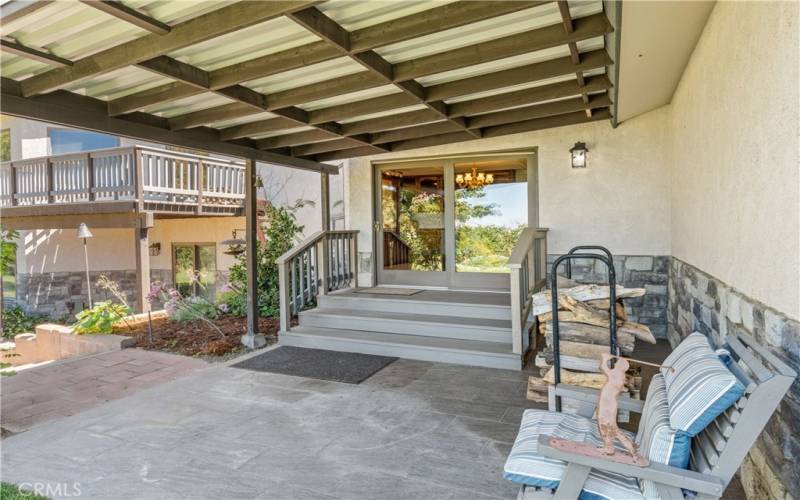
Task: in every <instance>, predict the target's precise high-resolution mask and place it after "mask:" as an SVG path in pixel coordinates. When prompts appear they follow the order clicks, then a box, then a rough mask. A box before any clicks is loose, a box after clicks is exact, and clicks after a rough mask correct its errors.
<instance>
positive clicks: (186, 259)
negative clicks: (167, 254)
mask: <svg viewBox="0 0 800 500" xmlns="http://www.w3.org/2000/svg"><path fill="white" fill-rule="evenodd" d="M172 274H173V275H172V279H173V283H175V289H176V290H177V291H178V292H179V293H180V294H181V296H183V297H190V296H202V297H205V298H207V299H210V300H213V299H214V297H215V296H216V276H217V248H216V245H215V244H214V243H200V244H195V243H175V244H173V246H172Z"/></svg>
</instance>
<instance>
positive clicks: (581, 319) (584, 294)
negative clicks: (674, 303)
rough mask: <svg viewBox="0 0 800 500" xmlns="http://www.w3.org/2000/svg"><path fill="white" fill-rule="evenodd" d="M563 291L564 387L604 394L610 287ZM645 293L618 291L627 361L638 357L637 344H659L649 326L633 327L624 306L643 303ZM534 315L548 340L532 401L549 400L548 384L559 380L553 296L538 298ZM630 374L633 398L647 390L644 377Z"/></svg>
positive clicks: (560, 316)
mask: <svg viewBox="0 0 800 500" xmlns="http://www.w3.org/2000/svg"><path fill="white" fill-rule="evenodd" d="M564 285H565V286H564V287H563V288H562V285H561V284H559V289H558V325H559V339H560V341H559V351H560V353H561V356H560V360H561V381H562V382H563V383H566V384H571V385H580V386H584V387H592V388H600V387H601V386H602V385H603V383H604V382H605V376H604V375H602V374H601V373H599V371H600V370H599V360H600V355H601V354H602V353H604V352H609V340H610V335H609V325H610V313H609V311H610V298H609V287H608V286H604V285H579V284H576V283H570V282H569V281H568V280H565V282H564ZM644 294H645V290H644V289H643V288H625V287H622V286H619V285H617V288H616V298H617V301H616V304H614V307H615V311H616V316H617V346H618V347H619V349H620V353H621V354H622V355H623V356H629V355H631V353H633V351H634V349H635V347H636V342H637V341H644V342H648V343H651V344H655V342H656V340H655V337H653V334H652V333H651V332H650V329H649V328H648V327H647V326H646V325H642V324H639V323H634V322H632V321H628V318H627V315H626V314H625V306H624V301H625V300H626V299H630V298H634V297H641V296H643V295H644ZM533 314H534V315H535V316H536V318H537V327H536V328H537V331H538V333H539V335H540V337H543V338H544V347H543V348H542V349H541V350H540V351H539V352H538V353H537V355H536V361H535V364H536V366H537V367H538V368H539V369H540V375H541V378H540V379H538V380H537V378H536V377H531V383H530V384H529V389H530V390H529V397H531V396H535V394H534V393H536V392H538V393H539V399H542V398H545V397H546V396H545V394H546V391H547V384H552V383H553V380H554V374H553V368H552V365H553V312H552V295H551V294H550V291H549V290H545V291H542V292H539V293H537V294H536V295H534V297H533ZM636 375H637V374H636V373H635V372H630V373H629V380H628V382H629V389H630V393H631V396H633V397H636V396H637V393H638V391H639V390H640V388H641V377H640V376H639V377H637V376H636Z"/></svg>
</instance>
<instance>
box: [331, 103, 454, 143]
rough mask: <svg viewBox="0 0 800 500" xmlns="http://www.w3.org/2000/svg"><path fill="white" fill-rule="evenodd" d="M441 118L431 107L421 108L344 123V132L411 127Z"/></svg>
mask: <svg viewBox="0 0 800 500" xmlns="http://www.w3.org/2000/svg"><path fill="white" fill-rule="evenodd" d="M439 120H441V117H440V116H439V115H438V114H436V113H434V112H433V111H431V110H429V109H420V110H419V111H409V112H407V113H398V114H396V115H388V116H381V117H378V118H370V119H369V120H361V121H358V122H352V123H343V124H342V132H344V134H345V135H348V136H349V135H355V134H364V133H369V132H379V131H381V130H390V129H393V128H400V127H410V126H412V125H420V124H422V123H427V122H435V121H439Z"/></svg>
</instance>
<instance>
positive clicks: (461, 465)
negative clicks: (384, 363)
mask: <svg viewBox="0 0 800 500" xmlns="http://www.w3.org/2000/svg"><path fill="white" fill-rule="evenodd" d="M526 377H527V374H524V373H519V372H510V371H501V370H490V369H483V368H469V367H461V366H455V365H446V364H436V363H427V362H418V361H408V360H399V361H397V362H395V363H393V364H391V365H389V366H388V367H387V368H385V369H384V370H383V371H381V372H379V373H378V374H376V375H375V376H373V377H372V378H370V379H369V380H367V381H365V382H364V383H362V384H361V385H348V384H341V383H336V382H326V381H319V380H314V379H305V378H298V377H291V376H286V375H277V374H270V373H259V372H252V371H247V370H241V369H236V368H231V367H226V366H214V367H211V368H208V369H205V370H198V371H195V372H194V373H191V374H190V375H188V376H186V377H184V378H181V379H179V380H175V381H172V382H169V383H166V384H163V385H160V386H157V387H154V388H151V389H148V390H145V391H141V392H138V393H136V394H133V395H131V396H129V397H127V398H124V399H120V400H117V401H113V402H110V403H107V404H105V405H102V406H99V407H96V408H94V409H92V410H89V411H86V412H84V413H81V414H79V415H74V416H72V417H68V418H65V419H62V420H59V421H56V422H51V423H49V424H45V425H42V426H40V427H38V428H35V429H32V430H30V431H28V432H25V433H23V434H20V435H17V436H12V437H10V438H7V439H5V440H3V456H2V465H3V476H4V477H3V480H4V481H11V482H16V483H20V482H28V483H36V482H38V483H46V484H48V485H58V484H65V483H68V484H72V483H73V482H75V481H77V482H79V483H80V489H81V492H82V494H83V495H82V496H81V498H102V499H110V498H113V499H134V498H136V499H166V500H171V499H182V498H187V499H193V500H199V499H205V498H209V499H211V498H213V499H219V498H225V499H237V498H249V499H252V498H257V499H304V498H309V499H311V498H313V499H323V500H324V499H334V498H342V499H343V498H347V499H350V498H365V499H373V498H374V499H382V500H383V499H392V498H397V499H413V498H430V499H455V498H459V499H465V498H478V499H480V498H506V499H510V498H515V495H516V488H515V487H514V486H513V485H512V484H510V483H509V482H508V481H504V480H503V479H502V478H501V469H502V465H503V462H504V461H505V457H506V454H507V453H508V450H509V449H510V447H511V443H512V441H513V439H514V436H515V434H516V431H517V425H518V423H519V419H520V417H521V414H522V411H523V409H524V408H525V407H530V406H532V405H531V404H530V402H529V401H527V400H526V399H525V388H526V387H525V385H526ZM55 497H57V495H55Z"/></svg>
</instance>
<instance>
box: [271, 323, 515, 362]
mask: <svg viewBox="0 0 800 500" xmlns="http://www.w3.org/2000/svg"><path fill="white" fill-rule="evenodd" d="M278 340H279V342H280V344H281V345H291V346H297V347H312V348H315V349H328V350H331V351H344V352H359V353H363V354H376V355H381V356H396V357H399V358H407V359H418V360H422V361H433V362H439V363H455V364H461V365H470V366H484V367H487V368H500V369H506V370H519V369H521V367H522V362H521V358H520V356H519V355H518V354H514V353H512V352H511V345H510V344H507V343H504V342H502V343H501V342H481V341H476V340H462V339H449V338H442V337H426V336H421V335H400V334H394V333H377V332H364V331H356V330H337V329H331V328H317V327H310V326H297V327H294V328H292V330H291V331H289V332H280V334H279V336H278Z"/></svg>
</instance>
